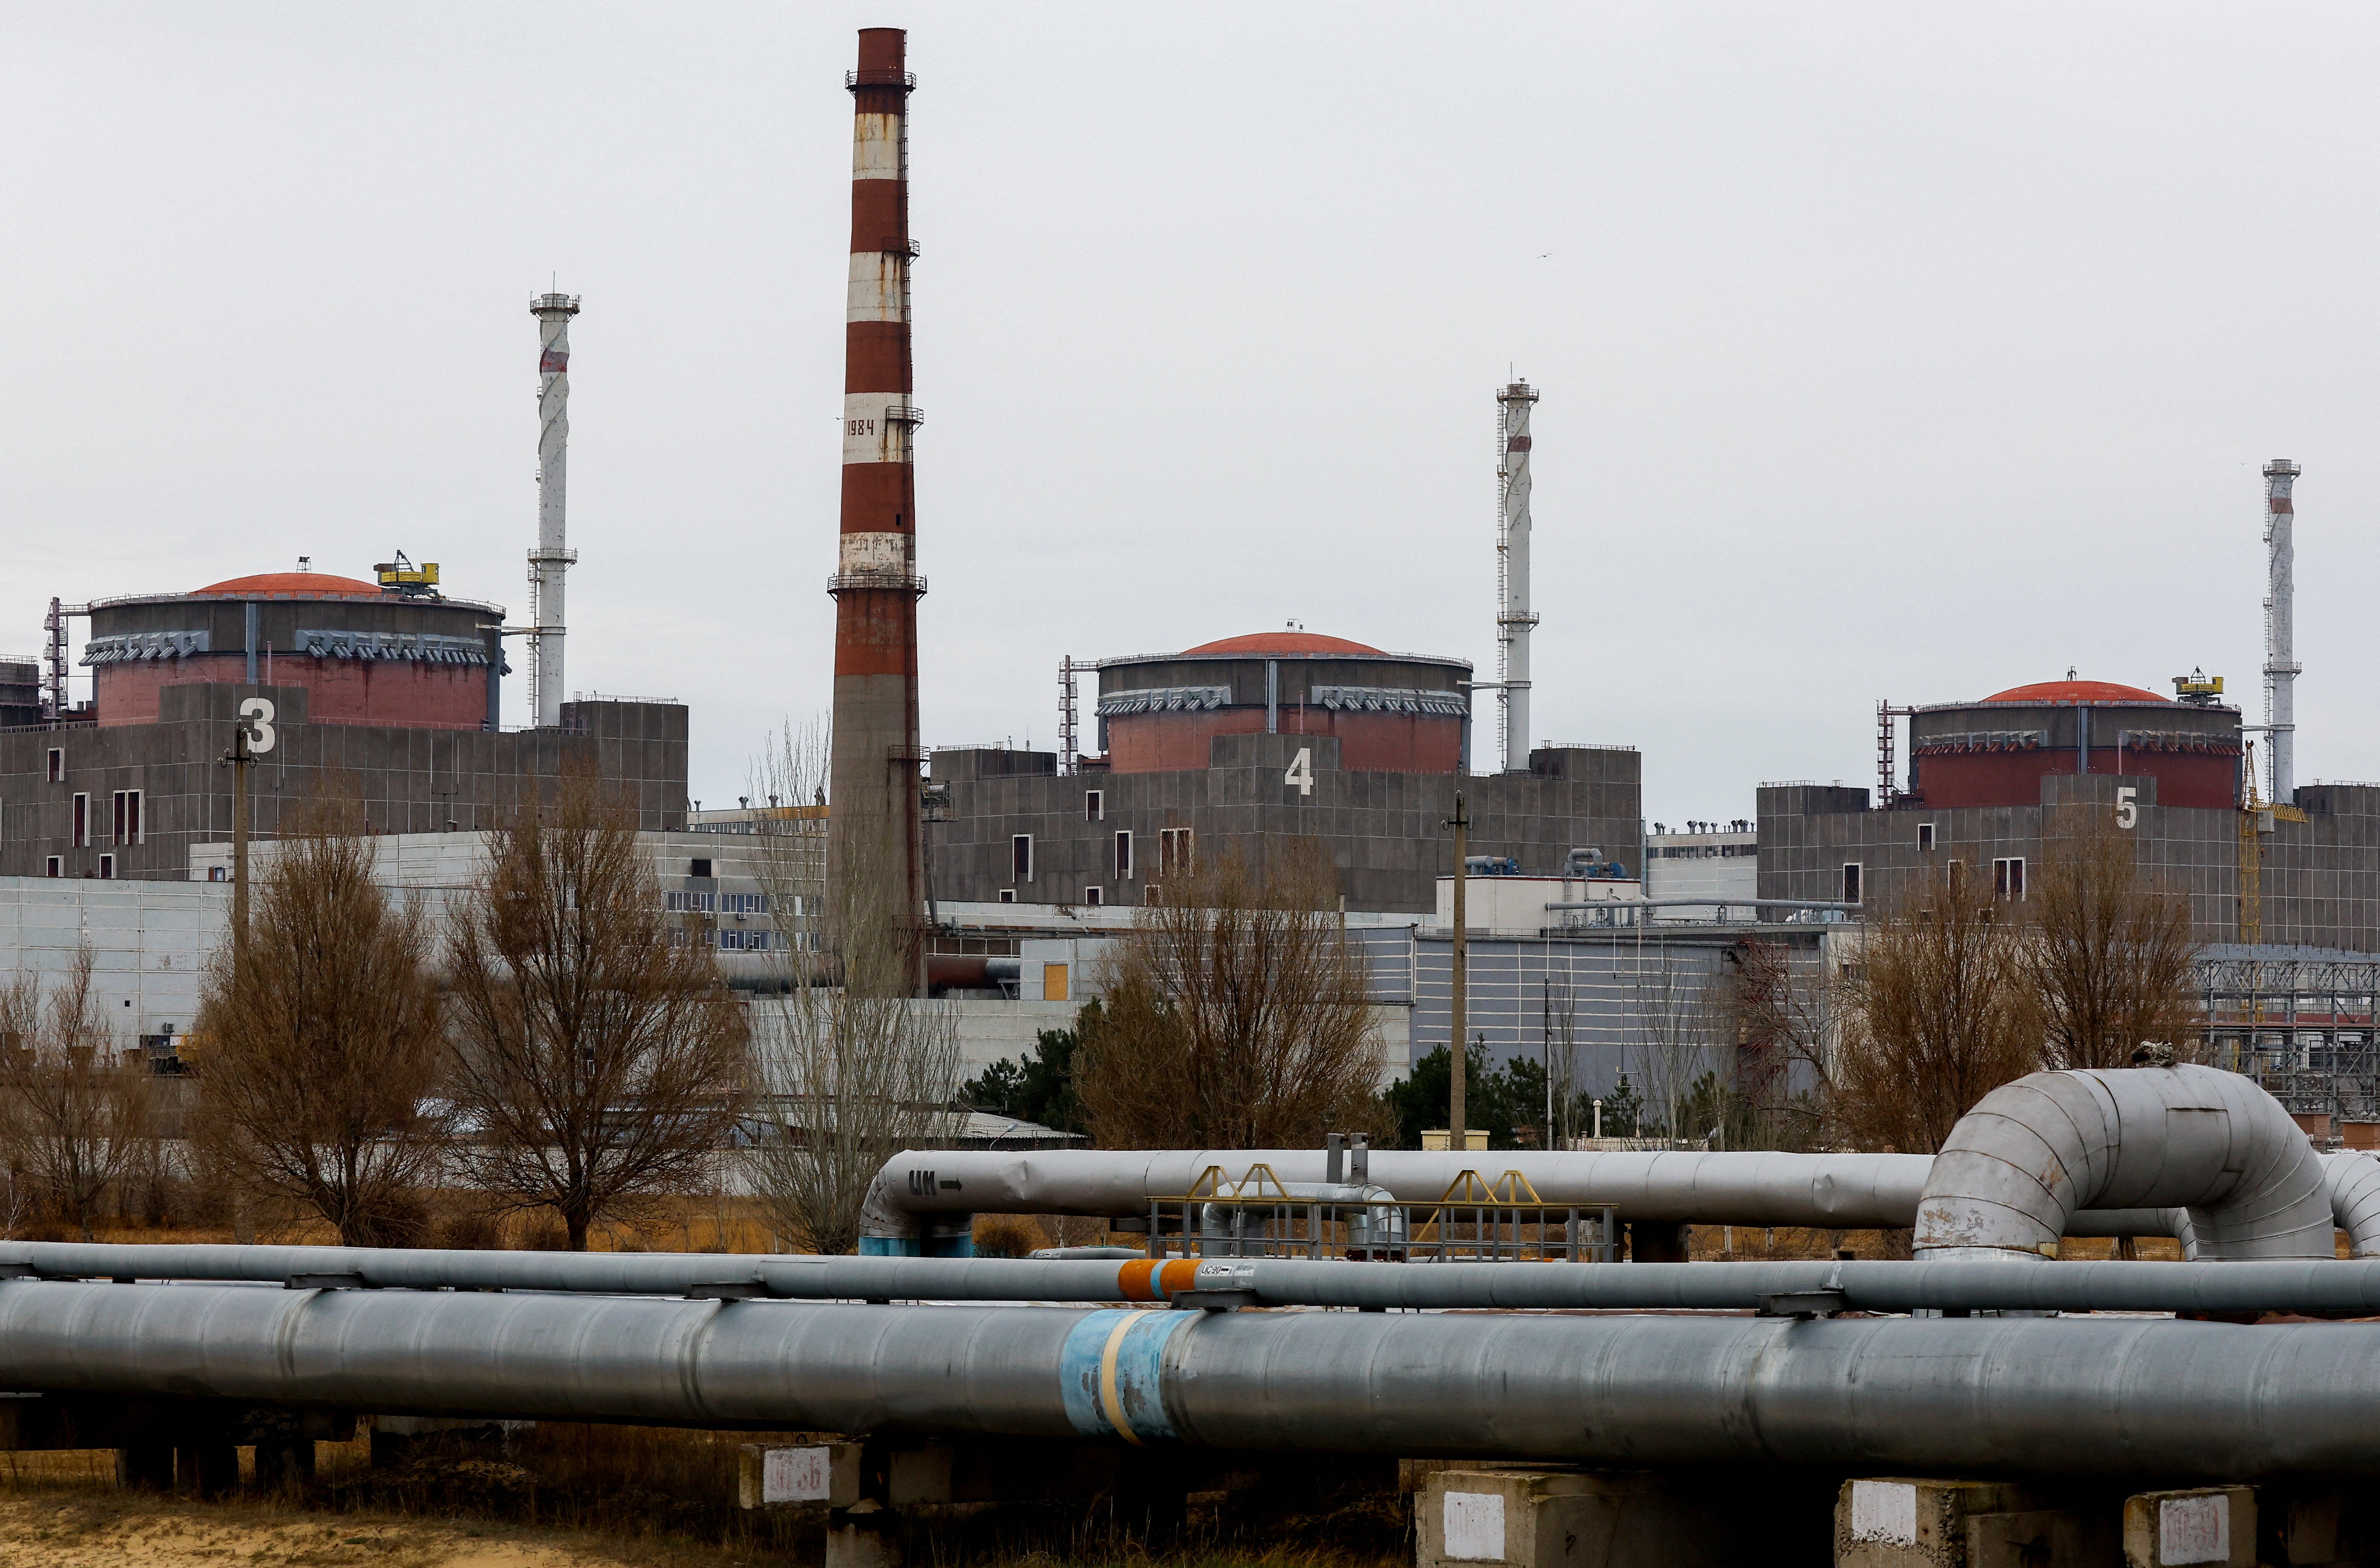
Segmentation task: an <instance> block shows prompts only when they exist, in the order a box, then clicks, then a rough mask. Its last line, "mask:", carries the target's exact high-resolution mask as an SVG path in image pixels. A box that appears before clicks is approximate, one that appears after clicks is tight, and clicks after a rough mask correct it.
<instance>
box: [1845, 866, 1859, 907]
mask: <svg viewBox="0 0 2380 1568" xmlns="http://www.w3.org/2000/svg"><path fill="white" fill-rule="evenodd" d="M1859 901H1860V863H1859V862H1858V861H1856V860H1846V861H1844V862H1843V902H1844V903H1846V904H1857V903H1858V902H1859Z"/></svg>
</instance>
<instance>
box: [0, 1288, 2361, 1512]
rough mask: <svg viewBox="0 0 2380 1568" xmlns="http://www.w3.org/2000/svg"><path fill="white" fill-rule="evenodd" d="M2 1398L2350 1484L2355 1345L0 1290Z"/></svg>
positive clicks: (1706, 1321) (2003, 1324)
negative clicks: (156, 1400) (2324, 1477)
mask: <svg viewBox="0 0 2380 1568" xmlns="http://www.w3.org/2000/svg"><path fill="white" fill-rule="evenodd" d="M0 1378H5V1380H6V1386H8V1387H9V1388H11V1389H15V1390H21V1391H27V1392H74V1393H85V1394H102V1395H105V1394H117V1395H130V1394H143V1393H156V1392H171V1393H174V1394H176V1395H179V1396H182V1397H191V1398H212V1399H225V1400H235V1401H243V1402H252V1403H265V1404H286V1405H295V1406H310V1407H317V1408H321V1407H328V1408H337V1409H350V1410H353V1409H365V1410H375V1411H384V1412H388V1413H391V1414H415V1415H423V1416H526V1417H532V1418H545V1419H558V1420H592V1421H625V1422H651V1423H659V1424H668V1425H678V1426H698V1427H714V1428H797V1429H798V1428H807V1429H812V1430H829V1431H843V1432H872V1431H885V1430H898V1431H906V1432H915V1433H921V1434H929V1435H937V1436H946V1437H992V1438H998V1437H1038V1438H1083V1439H1094V1440H1119V1439H1121V1440H1130V1441H1134V1442H1138V1443H1160V1442H1166V1441H1175V1442H1181V1443H1184V1444H1192V1445H1197V1446H1203V1447H1214V1448H1226V1449H1244V1450H1274V1451H1321V1452H1342V1453H1393V1454H1403V1455H1415V1456H1419V1455H1430V1454H1442V1455H1459V1456H1463V1457H1469V1458H1479V1459H1530V1460H1540V1461H1552V1460H1562V1461H1571V1462H1575V1463H1582V1464H1593V1465H1629V1466H1632V1467H1633V1466H1645V1465H1687V1464H1727V1463H1733V1464H1744V1463H1773V1464H1792V1465H1829V1466H1848V1467H1857V1468H1861V1469H1868V1470H1875V1471H1882V1472H1884V1473H1892V1472H1894V1471H1905V1472H1916V1473H1923V1474H1935V1475H1966V1474H1979V1475H1988V1474H2019V1475H2022V1474H2028V1473H2030V1474H2043V1473H2055V1474H2076V1473H2097V1474H2144V1473H2158V1474H2163V1475H2168V1476H2172V1477H2213V1478H2219V1479H2225V1480H2244V1479H2250V1478H2253V1477H2260V1476H2265V1475H2271V1474H2276V1473H2287V1472H2329V1473H2334V1474H2336V1473H2364V1474H2369V1473H2373V1472H2375V1471H2380V1424H2375V1423H2374V1422H2373V1421H2372V1420H2371V1418H2370V1412H2371V1408H2372V1405H2373V1403H2374V1399H2375V1398H2380V1326H2372V1325H2364V1324H2340V1325H2325V1326H2324V1327H2321V1328H2289V1327H2281V1328H2240V1327H2233V1326H2230V1325H2226V1324H2215V1323H2192V1322H2178V1321H2174V1320H2171V1319H1973V1318H1971V1319H1833V1320H1816V1321H1798V1320H1795V1319H1741V1318H1724V1319H1715V1318H1690V1317H1689V1318H1680V1317H1604V1318H1549V1317H1540V1316H1528V1315H1513V1316H1503V1317H1476V1316H1454V1315H1447V1314H1430V1315H1426V1316H1422V1317H1418V1318H1390V1317H1385V1316H1380V1315H1376V1314H1364V1313H1319V1312H1288V1313H1251V1312H1231V1313H1205V1312H1164V1311H1158V1312H1134V1311H1115V1310H1094V1311H1075V1310H1068V1309H1062V1308H1051V1307H841V1306H795V1305H789V1304H779V1303H761V1302H753V1303H739V1304H734V1305H722V1304H717V1303H704V1302H667V1301H653V1300H644V1299H633V1298H589V1297H582V1296H554V1295H480V1294H473V1293H459V1294H446V1295H417V1294H413V1293H403V1294H391V1293H383V1292H371V1291H321V1292H316V1291H265V1290H260V1289H258V1288H256V1287H253V1286H243V1285H119V1284H79V1283H77V1284H67V1283H51V1282H11V1283H7V1284H5V1285H0Z"/></svg>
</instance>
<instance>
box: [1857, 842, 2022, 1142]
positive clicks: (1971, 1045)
mask: <svg viewBox="0 0 2380 1568" xmlns="http://www.w3.org/2000/svg"><path fill="white" fill-rule="evenodd" d="M2008 907H2009V906H2006V905H2004V904H2002V903H2000V902H1998V900H1997V899H1996V898H1995V896H1994V894H1993V890H1992V889H1991V888H1990V887H1989V886H1987V885H1985V884H1983V883H1981V882H1980V881H1976V882H1975V883H1974V884H1973V885H1959V884H1958V883H1957V882H1956V881H1953V882H1951V883H1944V882H1941V881H1928V882H1925V883H1924V884H1922V885H1920V886H1918V887H1916V888H1913V889H1912V890H1910V892H1909V893H1907V894H1906V895H1905V896H1903V897H1902V898H1900V899H1898V900H1896V901H1894V902H1891V903H1889V904H1886V905H1884V906H1882V908H1881V909H1880V911H1879V912H1878V913H1877V915H1876V917H1875V918H1872V919H1871V920H1870V922H1869V925H1868V928H1867V930H1866V932H1865V935H1864V941H1863V942H1862V943H1861V946H1860V949H1859V957H1858V961H1857V963H1856V965H1855V966H1854V972H1853V973H1852V976H1851V977H1850V978H1847V979H1846V980H1845V981H1844V983H1843V989H1844V999H1845V1001H1846V1003H1848V1005H1847V1006H1846V1007H1845V1008H1844V1009H1843V1011H1842V1039H1841V1044H1840V1051H1839V1052H1838V1055H1837V1060H1836V1067H1835V1075H1834V1084H1833V1092H1832V1097H1831V1102H1830V1104H1829V1107H1828V1109H1829V1112H1830V1113H1831V1115H1832V1117H1833V1119H1834V1124H1835V1127H1836V1131H1837V1136H1839V1137H1840V1139H1841V1140H1842V1141H1843V1142H1845V1143H1846V1144H1848V1145H1849V1146H1850V1147H1852V1148H1854V1149H1882V1150H1896V1151H1898V1152H1900V1153H1903V1154H1931V1153H1932V1152H1934V1150H1936V1149H1938V1148H1940V1147H1941V1143H1942V1140H1943V1138H1945V1137H1946V1136H1949V1131H1950V1129H1951V1127H1952V1126H1954V1125H1956V1124H1957V1123H1958V1120H1959V1118H1960V1117H1961V1116H1962V1115H1964V1114H1965V1113H1966V1112H1967V1108H1968V1107H1969V1106H1972V1105H1973V1104H1974V1102H1975V1101H1976V1100H1980V1099H1982V1098H1983V1097H1984V1095H1985V1093H1986V1092H1987V1091H1989V1090H1991V1089H1994V1088H1998V1087H1999V1086H2000V1085H2002V1084H2004V1083H2007V1082H2009V1081H2010V1079H2012V1078H2019V1077H2022V1076H2024V1075H2025V1074H2027V1073H2030V1072H2032V1071H2034V1069H2035V1068H2037V1067H2038V1066H2039V1065H2040V1064H2041V1028H2040V1024H2039V1015H2038V1012H2037V1010H2036V1009H2035V1007H2034V993H2033V990H2032V987H2031V985H2030V984H2029V983H2028V980H2027V977H2026V973H2025V963H2024V938H2023V933H2022V930H2021V929H2020V928H2019V927H2018V926H2017V925H2016V924H2015V923H2014V922H2012V921H2010V919H2008V918H2005V917H2006V916H2007V914H2008Z"/></svg>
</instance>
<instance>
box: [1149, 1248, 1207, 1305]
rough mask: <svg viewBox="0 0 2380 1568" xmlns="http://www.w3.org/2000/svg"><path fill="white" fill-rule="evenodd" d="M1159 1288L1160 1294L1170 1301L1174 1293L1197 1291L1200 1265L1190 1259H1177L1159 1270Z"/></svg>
mask: <svg viewBox="0 0 2380 1568" xmlns="http://www.w3.org/2000/svg"><path fill="white" fill-rule="evenodd" d="M1157 1288H1158V1291H1159V1293H1160V1295H1163V1296H1164V1297H1165V1299H1167V1300H1168V1301H1171V1300H1172V1299H1173V1293H1174V1292H1175V1291H1178V1290H1196V1289H1197V1288H1198V1264H1197V1262H1196V1259H1194V1258H1175V1259H1174V1260H1173V1261H1172V1262H1171V1263H1168V1264H1167V1265H1166V1266H1165V1267H1164V1268H1162V1269H1160V1270H1158V1273H1157Z"/></svg>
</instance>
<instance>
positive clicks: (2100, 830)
mask: <svg viewBox="0 0 2380 1568" xmlns="http://www.w3.org/2000/svg"><path fill="white" fill-rule="evenodd" d="M2060 818H2061V820H2058V821H2057V822H2055V823H2053V832H2054V833H2055V836H2053V837H2052V838H2051V839H2050V841H2049V845H2048V853H2047V854H2046V856H2045V857H2043V860H2042V863H2041V867H2040V869H2039V870H2038V872H2037V873H2036V874H2035V876H2034V881H2033V887H2032V889H2031V893H2030V896H2029V897H2028V898H2027V899H2026V900H2025V913H2026V915H2027V917H2028V918H2027V923H2026V928H2025V933H2024V947H2023V952H2024V967H2025V973H2026V976H2027V977H2028V978H2029V979H2030V980H2031V982H2032V986H2033V991H2034V1003H2035V1005H2036V1006H2037V1008H2038V1009H2039V1012H2040V1015H2041V1023H2042V1029H2043V1034H2044V1038H2045V1039H2046V1057H2047V1065H2049V1066H2052V1067H2121V1066H2125V1065H2127V1064H2130V1063H2131V1058H2132V1052H2133V1051H2135V1050H2136V1049H2138V1048H2139V1047H2140V1045H2141V1044H2142V1043H2143V1041H2150V1040H2155V1041H2163V1042H2167V1043H2170V1044H2174V1045H2176V1046H2178V1047H2180V1048H2181V1049H2182V1051H2184V1052H2185V1054H2187V1053H2188V1052H2189V1051H2190V1047H2191V1042H2192V1040H2194V1039H2195V1038H2196V1036H2197V1032H2198V1027H2199V1025H2198V1017H2197V1013H2198V1003H2197V997H2196V994H2195V992H2194V991H2193V984H2194V981H2193V978H2192V975H2193V966H2194V965H2195V962H2196V960H2197V957H2198V942H2196V941H2195V940H2194V939H2193V938H2192V935H2191V930H2190V899H2189V896H2188V894H2186V893H2178V892H2176V891H2174V890H2172V889H2170V888H2168V887H2165V886H2163V885H2161V884H2160V883H2158V882H2157V881H2155V880H2153V879H2151V878H2150V877H2148V876H2145V875H2143V872H2142V871H2141V869H2140V863H2139V860H2138V857H2137V855H2136V852H2135V848H2134V845H2135V843H2136V841H2135V840H2134V839H2133V837H2132V835H2131V834H2130V833H2122V832H2119V831H2118V830H2117V829H2115V828H2114V827H2112V826H2110V825H2109V824H2108V823H2107V820H2106V812H2105V811H2104V809H2102V810H2099V811H2068V812H2061V813H2060ZM2061 829H2062V830H2063V831H2062V832H2058V831H2057V830H2061Z"/></svg>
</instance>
